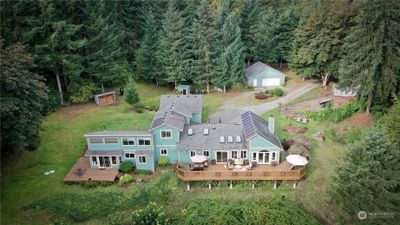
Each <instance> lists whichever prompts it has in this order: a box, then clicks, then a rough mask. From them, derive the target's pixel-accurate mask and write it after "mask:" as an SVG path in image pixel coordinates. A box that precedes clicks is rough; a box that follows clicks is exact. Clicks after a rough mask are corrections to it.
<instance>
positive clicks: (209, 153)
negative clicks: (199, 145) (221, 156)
mask: <svg viewBox="0 0 400 225" xmlns="http://www.w3.org/2000/svg"><path fill="white" fill-rule="evenodd" d="M204 152H208V156H206V155H205V154H204ZM203 156H205V157H207V158H210V156H211V151H210V150H203Z"/></svg>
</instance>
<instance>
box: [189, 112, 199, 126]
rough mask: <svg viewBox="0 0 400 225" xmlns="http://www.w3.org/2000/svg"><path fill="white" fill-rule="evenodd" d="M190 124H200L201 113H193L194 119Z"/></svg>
mask: <svg viewBox="0 0 400 225" xmlns="http://www.w3.org/2000/svg"><path fill="white" fill-rule="evenodd" d="M190 122H191V123H192V124H200V123H201V113H193V115H192V119H191V121H190Z"/></svg>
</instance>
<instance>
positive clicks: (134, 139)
mask: <svg viewBox="0 0 400 225" xmlns="http://www.w3.org/2000/svg"><path fill="white" fill-rule="evenodd" d="M123 139H127V141H128V142H129V139H131V140H133V145H124V140H123ZM121 145H122V146H135V145H136V138H132V137H122V138H121Z"/></svg>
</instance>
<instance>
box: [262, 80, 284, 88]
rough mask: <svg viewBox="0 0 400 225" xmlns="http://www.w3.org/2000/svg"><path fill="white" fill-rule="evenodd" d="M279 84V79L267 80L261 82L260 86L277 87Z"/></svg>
mask: <svg viewBox="0 0 400 225" xmlns="http://www.w3.org/2000/svg"><path fill="white" fill-rule="evenodd" d="M280 84H281V79H279V78H267V79H263V80H262V86H263V87H268V86H279V85H280Z"/></svg>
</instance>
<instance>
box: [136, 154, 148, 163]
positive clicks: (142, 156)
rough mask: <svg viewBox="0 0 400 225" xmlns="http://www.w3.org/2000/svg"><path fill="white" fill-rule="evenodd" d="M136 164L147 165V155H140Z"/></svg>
mask: <svg viewBox="0 0 400 225" xmlns="http://www.w3.org/2000/svg"><path fill="white" fill-rule="evenodd" d="M140 157H144V161H145V162H144V163H143V162H140ZM136 163H137V164H140V165H145V164H147V159H146V156H145V155H138V156H137V159H136Z"/></svg>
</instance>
